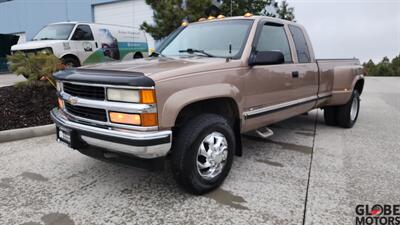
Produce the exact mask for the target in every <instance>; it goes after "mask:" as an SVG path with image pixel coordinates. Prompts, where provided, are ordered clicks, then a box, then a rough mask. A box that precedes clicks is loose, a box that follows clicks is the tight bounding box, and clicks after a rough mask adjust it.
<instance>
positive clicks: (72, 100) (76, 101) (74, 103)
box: [67, 96, 78, 105]
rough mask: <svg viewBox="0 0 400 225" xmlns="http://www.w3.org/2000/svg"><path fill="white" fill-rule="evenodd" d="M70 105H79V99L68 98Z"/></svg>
mask: <svg viewBox="0 0 400 225" xmlns="http://www.w3.org/2000/svg"><path fill="white" fill-rule="evenodd" d="M67 102H68V103H69V104H71V105H76V104H77V103H78V98H77V97H72V96H71V97H69V98H68V101H67Z"/></svg>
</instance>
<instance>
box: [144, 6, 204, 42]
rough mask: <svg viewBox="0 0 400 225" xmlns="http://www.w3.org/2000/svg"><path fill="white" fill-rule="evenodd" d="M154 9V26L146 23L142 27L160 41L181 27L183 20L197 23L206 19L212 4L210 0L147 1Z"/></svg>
mask: <svg viewBox="0 0 400 225" xmlns="http://www.w3.org/2000/svg"><path fill="white" fill-rule="evenodd" d="M146 3H147V4H148V5H150V6H151V8H152V9H153V11H154V12H153V19H154V24H149V23H147V22H144V23H143V24H142V25H141V26H140V27H141V29H143V30H144V31H145V32H147V33H149V34H150V35H151V36H152V37H153V38H154V39H155V40H160V39H162V38H164V37H166V36H167V35H168V34H170V33H171V32H172V31H174V30H175V29H176V28H178V27H179V26H181V24H182V21H183V20H187V21H188V22H193V21H197V20H198V19H199V18H201V17H206V16H207V15H205V11H206V9H207V8H209V7H210V6H211V5H212V4H211V1H210V0H186V4H185V6H184V5H183V1H182V0H146Z"/></svg>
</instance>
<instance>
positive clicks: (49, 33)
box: [33, 24, 75, 41]
mask: <svg viewBox="0 0 400 225" xmlns="http://www.w3.org/2000/svg"><path fill="white" fill-rule="evenodd" d="M74 26H75V24H52V25H48V26H46V27H44V28H43V29H42V30H40V31H39V33H38V34H36V36H35V37H34V38H33V40H34V41H39V40H67V39H68V37H69V35H70V34H71V31H72V29H73V28H74Z"/></svg>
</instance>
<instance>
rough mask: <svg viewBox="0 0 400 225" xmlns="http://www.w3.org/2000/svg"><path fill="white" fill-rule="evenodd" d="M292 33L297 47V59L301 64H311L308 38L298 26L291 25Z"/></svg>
mask: <svg viewBox="0 0 400 225" xmlns="http://www.w3.org/2000/svg"><path fill="white" fill-rule="evenodd" d="M289 30H290V33H291V34H292V37H293V41H294V45H295V46H296V52H297V57H298V59H299V63H309V62H311V57H310V51H309V49H308V45H307V41H306V38H305V37H304V34H303V31H302V30H301V29H300V28H299V27H296V26H293V25H289Z"/></svg>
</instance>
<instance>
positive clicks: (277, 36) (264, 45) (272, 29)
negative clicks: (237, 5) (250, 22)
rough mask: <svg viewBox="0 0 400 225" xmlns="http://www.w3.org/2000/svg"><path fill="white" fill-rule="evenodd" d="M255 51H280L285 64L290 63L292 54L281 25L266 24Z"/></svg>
mask: <svg viewBox="0 0 400 225" xmlns="http://www.w3.org/2000/svg"><path fill="white" fill-rule="evenodd" d="M256 50H257V51H280V52H282V54H283V55H284V57H285V62H286V63H290V62H292V54H291V52H290V47H289V42H288V39H287V36H286V33H285V30H284V28H283V25H279V24H269V23H266V24H265V25H264V26H263V28H262V30H261V34H260V39H259V40H258V43H257V48H256Z"/></svg>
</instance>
